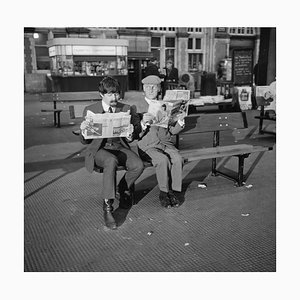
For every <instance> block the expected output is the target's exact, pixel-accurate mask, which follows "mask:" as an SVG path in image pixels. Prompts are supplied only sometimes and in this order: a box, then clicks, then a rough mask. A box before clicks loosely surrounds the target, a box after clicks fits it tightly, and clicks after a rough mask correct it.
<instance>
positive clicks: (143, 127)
mask: <svg viewBox="0 0 300 300" xmlns="http://www.w3.org/2000/svg"><path fill="white" fill-rule="evenodd" d="M141 126H142V129H143V131H144V130H146V129H147V125H145V124H144V123H143V122H142V121H141Z"/></svg>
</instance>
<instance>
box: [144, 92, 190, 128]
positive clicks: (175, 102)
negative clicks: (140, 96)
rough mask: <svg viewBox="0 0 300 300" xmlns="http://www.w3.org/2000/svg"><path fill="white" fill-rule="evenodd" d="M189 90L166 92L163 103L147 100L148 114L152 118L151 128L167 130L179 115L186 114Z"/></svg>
mask: <svg viewBox="0 0 300 300" xmlns="http://www.w3.org/2000/svg"><path fill="white" fill-rule="evenodd" d="M189 99H190V91H189V90H167V91H166V95H165V97H164V99H163V101H160V100H149V99H146V101H147V102H148V104H149V108H148V113H149V114H151V115H153V116H154V120H153V123H152V126H160V127H164V128H167V127H168V126H169V125H172V124H174V123H175V122H176V121H177V120H178V117H179V115H181V114H182V113H185V114H186V115H187V113H188V104H189Z"/></svg>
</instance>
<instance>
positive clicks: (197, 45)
mask: <svg viewBox="0 0 300 300" xmlns="http://www.w3.org/2000/svg"><path fill="white" fill-rule="evenodd" d="M196 49H201V39H196Z"/></svg>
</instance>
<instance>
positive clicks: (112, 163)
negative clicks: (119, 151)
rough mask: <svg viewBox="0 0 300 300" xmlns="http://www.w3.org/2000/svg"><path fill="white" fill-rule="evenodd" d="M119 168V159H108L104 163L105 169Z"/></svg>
mask: <svg viewBox="0 0 300 300" xmlns="http://www.w3.org/2000/svg"><path fill="white" fill-rule="evenodd" d="M117 166H118V159H117V158H116V157H107V158H106V159H105V161H104V162H103V167H104V168H108V167H111V168H115V167H117Z"/></svg>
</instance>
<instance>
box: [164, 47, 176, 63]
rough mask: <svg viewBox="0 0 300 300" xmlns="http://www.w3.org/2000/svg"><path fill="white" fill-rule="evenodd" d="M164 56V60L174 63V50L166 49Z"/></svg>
mask: <svg viewBox="0 0 300 300" xmlns="http://www.w3.org/2000/svg"><path fill="white" fill-rule="evenodd" d="M165 55H166V56H165V58H166V60H167V59H171V60H172V61H173V62H174V61H175V60H174V59H175V49H166V51H165Z"/></svg>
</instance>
